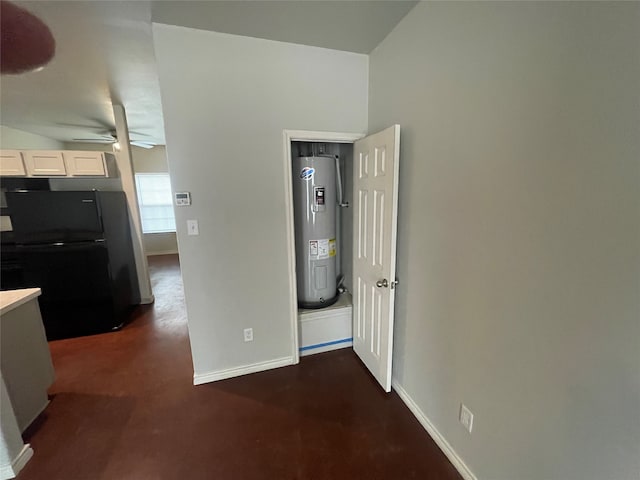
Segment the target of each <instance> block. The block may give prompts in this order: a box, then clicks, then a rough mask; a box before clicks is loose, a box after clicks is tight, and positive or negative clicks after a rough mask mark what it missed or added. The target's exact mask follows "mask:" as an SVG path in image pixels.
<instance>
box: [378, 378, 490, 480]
mask: <svg viewBox="0 0 640 480" xmlns="http://www.w3.org/2000/svg"><path fill="white" fill-rule="evenodd" d="M391 385H392V386H393V389H394V390H395V391H396V393H397V394H398V396H399V397H400V398H401V399H402V401H403V402H404V403H405V405H406V406H407V408H409V410H410V411H411V413H413V415H414V416H415V417H416V418H417V419H418V421H419V422H420V424H421V425H422V426H423V427H424V429H425V430H426V431H427V433H428V434H429V436H430V437H431V438H433V441H434V442H436V444H437V445H438V447H440V450H442V452H443V453H444V454H445V455H446V456H447V458H448V459H449V461H450V462H451V463H452V464H453V466H454V467H455V469H456V470H457V471H458V473H460V475H462V478H464V480H478V478H477V477H476V476H475V475H474V474H473V472H471V470H470V469H469V467H467V465H466V464H465V463H464V461H463V460H462V458H460V456H459V455H458V454H457V453H456V451H455V450H454V449H453V447H452V446H451V445H450V444H449V442H447V440H446V439H445V438H444V436H443V435H442V434H441V433H440V432H439V431H438V429H437V428H436V427H435V425H433V423H431V420H429V418H428V417H427V416H426V415H425V413H424V412H423V411H422V410H421V409H420V407H418V404H416V402H415V401H414V400H413V398H411V395H409V394H408V393H407V391H406V390H405V389H404V387H402V385H400V384H399V383H398V381H397V380H393V381H392V383H391Z"/></svg>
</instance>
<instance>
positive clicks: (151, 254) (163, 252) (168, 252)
mask: <svg viewBox="0 0 640 480" xmlns="http://www.w3.org/2000/svg"><path fill="white" fill-rule="evenodd" d="M146 253H147V257H155V256H156V255H174V254H177V253H178V250H175V249H173V250H158V251H156V252H149V251H147V252H146Z"/></svg>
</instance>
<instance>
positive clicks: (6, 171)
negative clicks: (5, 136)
mask: <svg viewBox="0 0 640 480" xmlns="http://www.w3.org/2000/svg"><path fill="white" fill-rule="evenodd" d="M26 174H27V172H26V171H25V169H24V163H23V162H22V155H21V154H20V152H19V151H18V150H0V175H2V176H5V177H24V176H25V175H26Z"/></svg>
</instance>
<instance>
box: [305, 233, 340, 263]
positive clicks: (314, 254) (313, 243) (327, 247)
mask: <svg viewBox="0 0 640 480" xmlns="http://www.w3.org/2000/svg"><path fill="white" fill-rule="evenodd" d="M335 256H336V239H335V238H323V239H321V240H309V260H324V259H325V258H330V257H335Z"/></svg>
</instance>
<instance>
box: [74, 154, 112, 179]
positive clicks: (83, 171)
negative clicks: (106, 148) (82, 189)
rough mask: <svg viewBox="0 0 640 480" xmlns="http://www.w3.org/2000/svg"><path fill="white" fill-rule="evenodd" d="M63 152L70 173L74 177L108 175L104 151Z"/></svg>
mask: <svg viewBox="0 0 640 480" xmlns="http://www.w3.org/2000/svg"><path fill="white" fill-rule="evenodd" d="M63 153H64V161H65V165H66V167H67V172H69V175H72V176H74V177H104V176H105V175H107V171H106V165H105V159H104V153H103V152H74V151H65V152H63Z"/></svg>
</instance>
